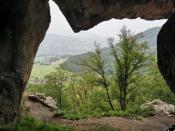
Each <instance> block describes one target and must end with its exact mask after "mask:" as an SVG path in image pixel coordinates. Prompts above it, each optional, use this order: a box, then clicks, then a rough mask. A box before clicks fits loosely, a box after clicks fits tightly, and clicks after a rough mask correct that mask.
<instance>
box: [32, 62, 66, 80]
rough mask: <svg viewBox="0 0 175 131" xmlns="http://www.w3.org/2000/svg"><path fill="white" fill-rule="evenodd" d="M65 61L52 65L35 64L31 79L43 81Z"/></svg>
mask: <svg viewBox="0 0 175 131" xmlns="http://www.w3.org/2000/svg"><path fill="white" fill-rule="evenodd" d="M63 61H64V60H60V61H57V62H54V63H52V64H51V65H41V64H34V65H33V69H32V73H31V79H35V78H37V79H43V78H44V76H46V75H49V74H50V73H51V72H53V71H55V68H56V67H58V66H59V65H60V64H61V63H63Z"/></svg>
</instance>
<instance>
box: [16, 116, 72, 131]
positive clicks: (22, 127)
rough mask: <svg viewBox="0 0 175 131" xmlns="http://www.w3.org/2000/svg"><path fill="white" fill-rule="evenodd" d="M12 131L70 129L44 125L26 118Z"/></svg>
mask: <svg viewBox="0 0 175 131" xmlns="http://www.w3.org/2000/svg"><path fill="white" fill-rule="evenodd" d="M14 131H71V128H70V127H66V126H63V125H59V124H50V123H46V122H43V121H40V120H36V119H34V118H32V117H30V116H27V117H24V118H22V119H21V120H20V121H19V123H18V124H17V125H16V127H15V128H14Z"/></svg>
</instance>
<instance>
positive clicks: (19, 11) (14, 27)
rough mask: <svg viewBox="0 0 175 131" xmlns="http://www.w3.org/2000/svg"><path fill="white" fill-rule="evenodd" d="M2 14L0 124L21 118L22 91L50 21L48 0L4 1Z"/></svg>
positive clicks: (0, 22) (0, 3) (0, 14)
mask: <svg viewBox="0 0 175 131" xmlns="http://www.w3.org/2000/svg"><path fill="white" fill-rule="evenodd" d="M0 18H1V20H0V128H1V127H2V126H4V125H6V124H10V123H14V122H15V121H16V120H18V118H19V108H20V101H21V95H22V92H23V90H24V88H25V87H26V84H27V82H28V79H29V76H30V72H31V69H32V65H33V61H34V58H35V54H36V52H37V49H38V46H39V44H40V42H41V41H42V40H43V38H44V36H45V33H46V31H47V28H48V26H49V23H50V11H49V5H48V0H7V1H1V2H0ZM2 128H3V127H2Z"/></svg>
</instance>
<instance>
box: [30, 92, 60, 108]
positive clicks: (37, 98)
mask: <svg viewBox="0 0 175 131" xmlns="http://www.w3.org/2000/svg"><path fill="white" fill-rule="evenodd" d="M28 99H29V100H30V101H33V102H40V103H41V104H43V105H44V106H47V107H49V108H51V109H53V110H57V109H58V107H57V105H56V101H55V100H54V99H53V98H52V97H51V96H46V95H45V94H42V93H32V94H29V96H28Z"/></svg>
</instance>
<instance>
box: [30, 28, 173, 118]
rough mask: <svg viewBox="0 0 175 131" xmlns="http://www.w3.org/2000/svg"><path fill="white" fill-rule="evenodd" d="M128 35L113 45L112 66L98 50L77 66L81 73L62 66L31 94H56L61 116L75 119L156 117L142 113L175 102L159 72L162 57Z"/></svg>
mask: <svg viewBox="0 0 175 131" xmlns="http://www.w3.org/2000/svg"><path fill="white" fill-rule="evenodd" d="M122 33H123V34H122V35H121V36H120V38H121V39H120V42H119V44H118V45H115V44H113V40H112V39H111V40H112V41H108V42H109V44H110V49H111V52H112V53H113V55H110V53H111V52H110V51H109V50H108V51H107V52H108V53H107V54H109V55H110V57H112V58H113V60H112V61H110V62H108V59H111V58H108V57H109V55H104V54H103V51H102V50H101V49H100V48H99V46H96V50H95V51H94V52H89V55H88V57H86V59H84V60H83V61H81V62H83V63H80V61H78V62H77V63H79V65H78V66H80V65H81V66H82V65H83V68H81V69H82V70H81V72H79V73H72V72H69V71H66V70H64V69H62V68H57V69H56V70H54V71H53V72H51V73H50V74H49V75H47V76H46V77H44V78H45V79H44V80H45V82H46V84H41V85H29V88H28V90H29V91H30V92H41V93H44V94H46V95H48V96H52V97H53V98H54V99H55V100H56V102H57V105H58V107H59V108H60V109H61V110H60V109H59V110H58V112H57V113H56V114H55V115H56V116H57V117H61V118H66V119H71V120H78V119H82V118H88V117H102V116H130V117H136V116H144V117H145V116H150V115H154V110H153V109H144V110H141V109H140V105H141V104H143V103H145V102H146V101H152V100H154V99H161V100H163V101H165V102H167V103H171V104H175V95H174V94H173V93H172V92H171V91H170V89H169V88H168V86H167V85H166V83H165V82H164V80H163V78H162V76H161V74H160V73H159V71H158V67H157V64H156V55H155V54H154V53H152V52H150V51H149V50H148V49H147V45H146V43H145V42H138V41H137V40H136V39H135V37H133V36H132V35H131V34H130V33H129V34H127V33H128V32H127V30H123V32H122ZM103 50H105V49H103ZM82 58H84V57H82ZM111 67H113V70H111ZM108 69H109V70H108ZM107 70H108V71H107ZM123 94H125V95H123ZM121 96H122V97H121ZM122 99H124V101H123V103H121V100H122ZM111 104H112V106H111ZM121 104H125V108H121ZM112 107H113V108H112ZM121 109H122V110H123V111H122V110H121Z"/></svg>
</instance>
